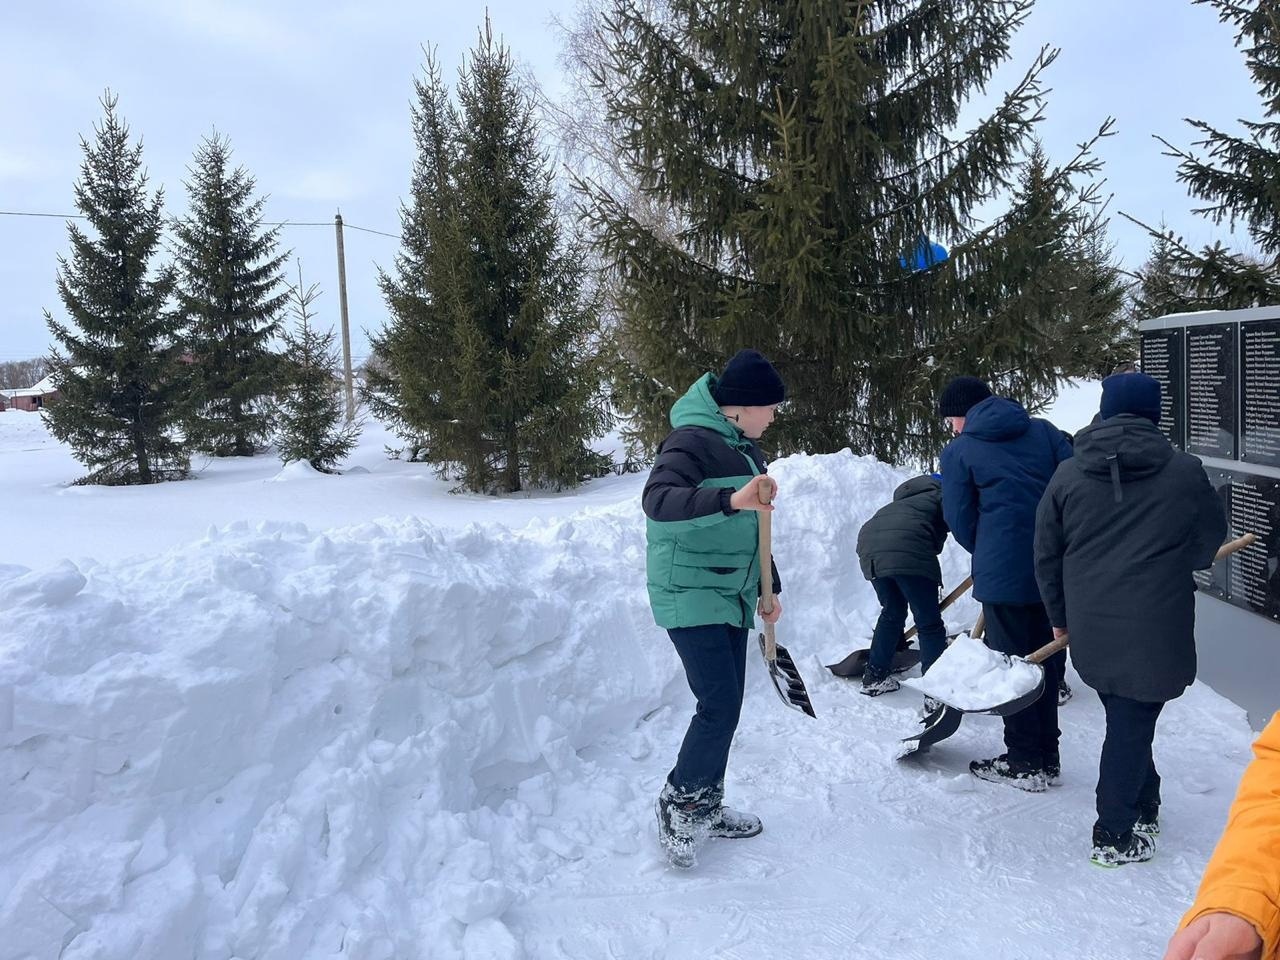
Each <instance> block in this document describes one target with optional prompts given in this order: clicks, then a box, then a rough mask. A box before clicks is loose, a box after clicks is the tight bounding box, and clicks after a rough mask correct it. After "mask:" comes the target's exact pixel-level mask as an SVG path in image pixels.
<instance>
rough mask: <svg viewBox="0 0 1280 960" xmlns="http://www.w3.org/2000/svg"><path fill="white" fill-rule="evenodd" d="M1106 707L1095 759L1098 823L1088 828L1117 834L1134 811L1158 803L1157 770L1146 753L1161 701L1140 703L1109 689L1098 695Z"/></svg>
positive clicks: (1148, 811)
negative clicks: (1102, 735) (1099, 752)
mask: <svg viewBox="0 0 1280 960" xmlns="http://www.w3.org/2000/svg"><path fill="white" fill-rule="evenodd" d="M1098 696H1099V697H1100V698H1101V700H1102V706H1103V708H1104V709H1105V710H1106V712H1107V736H1106V739H1105V740H1103V742H1102V761H1101V763H1099V764H1098V822H1097V823H1096V824H1095V825H1094V829H1100V830H1104V831H1106V832H1107V833H1108V834H1110V835H1111V836H1112V837H1115V838H1119V837H1122V836H1124V835H1125V834H1126V833H1128V832H1129V831H1130V830H1132V829H1133V825H1134V823H1136V822H1137V821H1138V819H1139V816H1140V815H1146V816H1151V815H1152V814H1154V813H1155V811H1156V810H1158V809H1159V807H1160V774H1158V773H1156V765H1155V761H1154V760H1152V757H1151V741H1152V740H1154V739H1155V735H1156V720H1157V719H1159V717H1160V711H1161V710H1162V709H1164V704H1163V703H1144V702H1143V701H1141V700H1130V699H1129V698H1128V697H1120V696H1116V695H1115V694H1113V693H1102V694H1099V695H1098Z"/></svg>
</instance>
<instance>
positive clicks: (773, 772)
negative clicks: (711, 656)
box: [0, 412, 1251, 960]
mask: <svg viewBox="0 0 1280 960" xmlns="http://www.w3.org/2000/svg"><path fill="white" fill-rule="evenodd" d="M1090 415H1091V412H1090ZM1051 416H1053V417H1054V419H1055V421H1056V422H1058V423H1059V424H1060V425H1061V426H1063V427H1064V428H1066V429H1072V427H1073V426H1074V427H1077V428H1078V426H1081V425H1083V423H1080V424H1072V423H1070V422H1067V420H1066V418H1065V417H1059V416H1054V415H1052V414H1051ZM1087 419H1088V418H1087V417H1086V418H1085V421H1084V422H1087ZM355 463H356V464H358V465H361V466H364V467H365V468H366V469H367V470H368V471H369V472H368V473H359V472H358V473H355V474H348V475H346V476H342V477H323V476H307V475H306V474H305V473H300V472H298V471H288V472H286V473H285V475H284V477H283V478H282V479H280V480H279V481H277V482H267V481H268V480H270V479H271V478H272V477H275V476H276V475H277V474H279V473H280V470H279V466H278V464H276V463H275V462H273V461H270V460H269V459H267V458H259V459H255V460H252V461H248V462H244V463H241V464H239V465H237V464H226V463H217V464H213V465H210V466H208V467H207V468H206V469H205V471H204V473H203V474H202V477H201V479H200V480H197V481H193V482H191V483H182V484H166V485H160V486H156V487H150V488H142V489H132V490H92V489H81V488H67V487H64V486H61V484H64V483H65V482H66V481H67V480H70V479H72V478H73V477H74V476H76V475H77V474H76V465H75V464H74V462H72V461H70V460H69V458H68V457H67V456H66V455H65V453H63V452H62V451H61V450H59V449H58V448H57V446H56V444H53V443H52V441H50V440H49V439H48V438H47V436H46V435H45V434H44V432H43V428H42V427H41V426H40V424H39V421H38V419H36V418H34V417H31V416H29V415H24V414H13V413H6V414H0V485H2V488H3V489H4V491H5V501H4V505H3V507H0V511H2V512H0V543H3V544H4V554H3V556H2V557H0V611H3V613H4V616H3V618H0V784H2V785H3V789H0V931H3V936H0V960H27V958H33V960H46V958H50V960H51V958H66V960H86V958H96V960H125V958H128V960H135V958H136V960H174V958H187V957H195V958H200V960H205V958H210V960H212V958H218V960H231V958H237V960H249V958H264V960H265V958H272V960H275V958H299V960H301V958H307V960H311V958H316V960H336V958H343V960H416V958H431V960H435V958H444V960H447V958H466V960H481V958H483V960H489V958H494V960H502V958H512V957H527V958H544V957H546V958H552V957H568V958H584V960H585V958H590V960H596V958H617V960H632V958H639V960H650V958H664V957H665V958H774V957H784V956H785V957H793V956H794V957H807V958H814V960H822V958H851V957H852V958H860V957H866V958H878V957H900V958H917V957H918V958H928V960H939V958H948V960H951V958H955V960H960V958H989V957H999V958H1002V960H1003V958H1021V957H1025V958H1058V957H1061V958H1073V960H1077V958H1098V960H1102V958H1108V960H1110V958H1122V957H1149V956H1156V957H1158V956H1159V955H1160V950H1161V949H1162V946H1163V943H1164V942H1165V940H1166V939H1167V937H1168V936H1169V934H1170V932H1171V931H1172V928H1173V926H1174V924H1175V922H1176V919H1177V917H1178V916H1179V914H1180V913H1181V911H1182V910H1183V909H1184V907H1185V905H1186V904H1187V902H1188V900H1189V898H1190V896H1191V894H1192V892H1193V891H1194V888H1195V885H1196V883H1197V880H1198V875H1199V871H1200V869H1201V868H1202V866H1203V864H1204V862H1205V860H1206V859H1207V857H1208V854H1209V852H1210V851H1211V849H1212V846H1213V843H1214V841H1215V839H1216V837H1217V834H1218V832H1219V830H1220V829H1221V825H1222V822H1223V819H1224V817H1225V812H1226V809H1227V806H1228V805H1229V803H1230V800H1231V797H1232V794H1233V793H1234V789H1235V784H1236V782H1237V780H1238V777H1239V774H1240V771H1241V769H1242V768H1243V765H1244V763H1245V761H1246V759H1247V756H1248V745H1249V742H1250V740H1251V734H1250V731H1249V729H1248V726H1247V724H1246V722H1245V717H1244V713H1243V711H1241V710H1240V709H1238V708H1236V707H1235V706H1234V705H1232V704H1230V703H1229V702H1227V701H1226V700H1224V699H1222V698H1221V697H1219V696H1217V695H1216V694H1214V693H1213V692H1212V691H1211V690H1209V689H1208V688H1206V687H1204V686H1202V685H1197V686H1196V687H1194V688H1193V689H1192V690H1191V691H1190V692H1189V693H1188V694H1187V695H1186V696H1184V697H1183V698H1181V699H1180V700H1178V701H1175V702H1174V703H1173V704H1171V705H1170V707H1169V708H1168V709H1167V710H1166V712H1165V714H1164V716H1163V717H1162V721H1161V727H1160V732H1159V735H1158V737H1157V741H1156V753H1157V764H1158V765H1159V767H1160V770H1161V772H1162V774H1163V776H1164V781H1165V788H1164V800H1165V806H1164V809H1163V811H1162V821H1163V827H1164V834H1163V836H1162V837H1161V838H1160V844H1159V848H1158V853H1157V856H1156V859H1155V860H1153V861H1152V862H1151V863H1149V864H1144V865H1136V866H1130V867H1125V868H1122V869H1119V870H1114V871H1104V870H1100V869H1097V868H1095V867H1092V866H1090V864H1089V863H1088V859H1087V858H1088V849H1089V847H1088V840H1089V827H1090V824H1091V823H1092V820H1093V785H1094V776H1095V772H1096V764H1097V756H1098V750H1099V746H1100V743H1101V736H1102V714H1101V707H1100V705H1099V704H1098V702H1097V699H1096V697H1094V696H1093V694H1092V693H1091V692H1090V691H1088V690H1087V689H1086V688H1084V687H1083V686H1081V685H1080V684H1079V682H1078V678H1075V677H1074V676H1073V677H1072V679H1073V681H1075V682H1076V689H1077V694H1076V697H1075V699H1074V700H1072V701H1071V702H1070V703H1069V704H1068V705H1067V706H1066V707H1064V709H1063V711H1062V728H1063V733H1064V740H1063V779H1064V783H1063V785H1062V786H1061V787H1056V788H1053V789H1051V790H1050V791H1049V792H1048V793H1045V794H1039V795H1031V794H1024V793H1021V792H1018V791H1014V790H1010V789H1007V788H1002V787H999V786H994V785H990V784H985V783H980V782H977V781H975V780H973V779H972V778H971V777H970V776H969V775H968V773H967V772H966V770H967V763H968V761H969V760H970V759H973V758H974V757H978V756H989V755H991V754H992V753H994V752H999V750H1000V734H999V731H1000V725H999V721H998V720H996V719H994V718H987V717H970V718H968V719H966V721H965V724H964V726H963V727H962V728H961V730H960V731H959V733H957V734H956V735H955V736H954V737H952V738H951V739H950V740H948V741H946V742H945V743H943V744H940V745H939V746H938V747H935V748H934V750H933V751H932V753H930V754H928V755H926V756H924V757H923V758H922V759H920V760H918V761H914V762H909V763H901V764H900V763H895V762H894V760H893V759H892V758H893V756H894V754H895V752H896V748H897V745H898V738H900V737H902V736H905V735H907V734H909V733H912V732H914V731H915V730H916V729H918V727H917V726H916V724H915V711H916V708H917V707H918V705H919V702H920V701H919V695H918V694H917V693H914V692H911V691H909V690H906V689H904V690H902V691H900V692H898V693H895V694H890V695H887V696H884V697H880V698H877V699H875V700H871V699H869V698H866V697H863V696H861V695H859V694H858V693H857V691H856V687H855V686H853V685H852V684H850V683H849V682H848V681H843V680H839V679H837V678H835V677H833V676H832V675H831V674H830V673H829V672H828V671H826V670H825V669H824V668H823V667H822V664H824V663H830V662H834V661H835V660H837V659H839V658H840V657H843V656H844V655H845V654H846V653H848V652H849V650H850V649H851V648H852V647H855V646H860V645H863V644H864V643H865V639H866V638H867V637H868V636H869V635H870V631H871V625H872V623H873V622H874V617H875V614H876V612H877V606H876V604H875V600H874V595H873V594H872V591H871V589H870V587H869V585H868V584H867V583H866V582H865V581H864V580H863V579H862V577H861V575H860V573H859V572H858V567H857V563H856V560H855V559H854V557H853V555H852V546H853V542H854V538H855V536H856V531H857V529H858V527H859V525H860V524H861V523H862V522H863V521H864V520H865V519H866V518H867V517H868V516H869V515H870V514H871V513H872V512H873V511H874V510H875V509H876V508H877V507H879V506H880V505H881V503H883V502H884V501H885V500H887V499H888V496H889V494H890V492H891V491H892V489H893V487H894V485H895V484H896V483H898V482H899V481H900V480H901V479H903V478H904V477H905V474H904V473H902V472H901V471H897V470H894V469H892V468H890V467H888V466H885V465H883V464H878V463H875V462H873V461H870V460H868V459H864V458H855V457H853V456H851V455H849V454H847V453H845V454H832V455H829V456H816V457H805V456H797V457H791V458H788V459H786V460H784V461H781V462H779V463H777V464H776V466H775V468H774V470H773V472H774V474H775V475H776V476H777V478H778V480H779V484H780V497H779V502H778V510H777V513H776V514H775V541H776V546H775V549H776V553H777V556H778V562H779V567H780V568H781V571H782V575H783V578H784V581H785V584H786V591H785V593H784V595H783V599H784V602H785V606H786V610H785V614H784V617H783V620H782V622H781V623H780V625H779V639H780V641H781V642H783V643H785V644H786V645H787V646H788V647H789V649H790V650H791V652H792V654H793V655H794V656H795V657H796V659H797V661H798V663H799V666H800V669H801V670H802V672H803V673H804V676H805V678H806V680H807V682H808V685H809V689H810V692H811V694H812V697H813V701H814V704H815V706H816V708H817V712H818V718H817V719H816V720H811V719H809V718H807V717H805V716H803V715H801V714H800V713H798V712H796V711H793V710H789V709H787V708H785V707H784V706H783V704H782V703H781V702H780V701H779V700H778V698H777V696H776V694H775V693H774V692H773V690H772V688H771V687H770V686H769V684H768V681H767V678H766V676H765V674H764V671H763V669H761V665H760V663H759V658H758V656H755V655H754V653H753V656H752V657H751V660H750V670H751V676H750V681H749V690H748V694H747V704H746V706H745V708H744V715H743V721H742V726H741V728H740V731H739V734H738V738H737V740H736V742H735V743H736V745H735V752H734V756H733V758H732V760H731V764H730V774H729V784H728V792H729V801H730V802H731V803H733V804H735V805H737V806H739V807H740V808H743V809H750V810H753V811H755V812H757V813H759V814H760V815H761V816H762V818H763V819H764V822H765V832H764V834H762V835H761V836H760V837H758V838H755V839H752V840H744V841H727V840H722V841H713V842H712V843H711V844H710V845H709V846H708V847H707V848H706V849H705V851H704V853H703V856H702V862H701V863H700V865H699V867H698V868H697V869H696V870H695V871H692V872H689V873H679V872H674V871H672V870H671V869H669V868H667V867H666V866H665V863H664V861H663V859H662V857H661V855H660V853H659V850H658V848H657V844H656V842H655V841H654V839H653V809H652V803H653V798H654V797H655V795H656V793H657V791H658V788H659V786H660V784H661V781H662V778H663V776H664V775H665V773H666V771H667V769H668V768H669V766H670V764H671V762H672V760H673V758H674V755H675V752H676V750H677V747H678V744H679V741H680V737H681V735H682V734H683V731H684V726H685V724H686V722H687V719H688V716H689V713H690V711H691V708H692V698H691V696H690V694H689V693H688V690H687V689H686V688H685V686H684V681H683V675H682V673H681V671H680V669H679V664H678V661H677V660H676V657H675V654H674V652H673V650H672V649H671V647H670V644H669V642H668V641H667V639H666V637H665V635H664V634H663V633H662V631H660V630H658V629H657V628H656V627H654V626H653V624H652V621H651V619H650V617H649V613H648V607H647V603H646V600H645V594H644V587H643V572H642V571H643V550H644V526H643V521H642V518H641V516H640V512H639V506H638V502H637V500H638V494H639V489H640V486H641V484H642V482H643V478H638V477H625V478H615V479H609V480H605V481H601V482H598V483H596V484H592V485H590V486H589V487H588V488H587V489H586V490H585V491H581V492H579V493H578V494H575V495H572V496H561V497H539V498H528V499H522V500H500V501H495V500H490V499H485V498H472V497H459V496H451V495H448V494H447V493H446V492H445V490H446V489H447V486H446V485H445V484H443V483H440V482H439V481H435V480H433V479H429V474H428V472H427V471H426V469H425V468H423V467H422V466H421V465H414V464H403V463H396V462H389V461H386V460H384V459H382V458H381V454H380V445H379V444H378V443H376V442H373V441H372V439H371V440H367V441H366V444H365V445H364V446H363V447H362V449H361V452H360V453H359V454H358V455H357V457H356V458H355ZM379 518H381V519H379ZM474 520H480V521H483V522H480V523H472V521H474ZM210 528H213V529H210ZM65 557H70V558H73V559H71V560H66V559H62V558H65ZM943 567H944V574H945V578H946V580H947V584H948V586H950V585H951V584H954V583H956V582H958V581H959V580H960V579H961V578H962V577H963V574H964V572H965V569H966V562H965V557H964V555H963V554H962V552H961V551H959V550H958V548H956V547H954V545H952V546H950V547H949V548H948V551H947V553H946V554H945V555H944V564H943ZM975 613H976V608H975V606H974V604H973V603H972V601H970V600H967V599H966V600H965V601H964V602H962V603H959V604H957V605H956V606H955V607H954V608H953V609H952V611H951V615H950V617H949V620H950V622H951V626H952V627H954V628H959V627H962V626H966V625H968V624H969V623H971V622H972V619H973V616H974V615H975Z"/></svg>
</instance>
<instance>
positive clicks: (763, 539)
mask: <svg viewBox="0 0 1280 960" xmlns="http://www.w3.org/2000/svg"><path fill="white" fill-rule="evenodd" d="M765 486H766V485H764V484H761V489H762V490H763V489H764V488H765ZM770 494H772V488H771V487H770ZM761 499H762V500H763V501H764V502H765V503H768V502H769V498H768V497H766V496H762V497H761ZM759 520H760V607H761V609H762V610H763V611H764V612H765V613H772V612H773V564H772V563H771V558H772V557H773V525H772V515H771V514H770V513H769V511H767V510H762V511H760V513H759ZM760 652H761V653H762V654H764V662H765V666H767V667H768V668H769V679H770V680H772V681H773V689H775V690H777V691H778V696H779V697H781V698H782V702H783V703H785V704H786V705H787V706H789V707H794V708H795V709H797V710H799V711H801V712H803V713H807V714H808V715H809V716H811V717H816V716H817V714H815V713H814V712H813V703H812V702H810V700H809V691H808V690H806V689H805V685H804V680H802V679H801V677H800V671H799V670H797V669H796V662H795V661H794V660H792V659H791V654H790V653H788V652H787V648H786V647H784V646H782V645H781V644H780V643H778V640H777V637H776V636H775V634H774V628H773V624H772V623H766V624H765V625H764V633H762V634H760Z"/></svg>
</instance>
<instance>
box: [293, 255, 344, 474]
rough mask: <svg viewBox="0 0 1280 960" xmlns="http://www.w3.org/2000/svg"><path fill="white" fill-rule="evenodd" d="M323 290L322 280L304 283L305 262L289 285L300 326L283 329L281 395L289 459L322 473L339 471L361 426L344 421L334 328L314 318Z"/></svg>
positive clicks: (295, 315)
mask: <svg viewBox="0 0 1280 960" xmlns="http://www.w3.org/2000/svg"><path fill="white" fill-rule="evenodd" d="M318 296H319V291H318V289H317V286H316V284H312V285H311V286H309V287H305V286H303V283H302V265H301V264H299V265H298V285H297V286H296V287H293V288H291V289H290V291H289V299H290V303H289V313H290V314H291V315H292V317H293V320H294V329H293V330H285V331H284V333H283V336H284V342H285V354H284V364H283V369H284V371H285V372H286V385H285V387H284V389H283V390H282V391H281V393H280V396H279V416H278V424H277V429H278V433H277V436H276V446H277V447H278V449H279V451H280V459H281V460H282V461H284V462H285V463H291V462H293V461H295V460H306V461H307V462H308V463H310V464H311V466H313V467H314V468H315V469H317V470H319V471H321V472H322V473H337V472H338V471H337V469H336V468H337V465H338V464H339V463H341V462H342V461H343V460H344V459H346V457H347V455H348V454H350V452H351V450H352V448H354V447H355V445H356V441H357V440H358V439H359V437H360V428H359V426H358V425H357V424H355V423H346V422H345V421H344V417H345V412H344V404H343V401H342V397H341V390H340V388H339V384H338V379H337V377H336V375H335V371H336V370H337V369H338V348H337V344H336V341H335V338H334V334H333V331H332V330H329V331H320V330H317V329H316V328H315V327H314V326H312V324H311V319H312V314H311V305H312V304H313V303H314V302H315V301H316V298H317V297H318Z"/></svg>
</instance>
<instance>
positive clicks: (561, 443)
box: [371, 21, 608, 492]
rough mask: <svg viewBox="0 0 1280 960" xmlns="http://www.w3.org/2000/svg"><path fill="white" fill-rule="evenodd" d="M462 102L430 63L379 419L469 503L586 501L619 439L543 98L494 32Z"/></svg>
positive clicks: (385, 349)
mask: <svg viewBox="0 0 1280 960" xmlns="http://www.w3.org/2000/svg"><path fill="white" fill-rule="evenodd" d="M457 99H458V105H457V107H456V108H455V107H454V106H453V105H452V104H451V103H450V100H449V95H448V91H447V90H446V89H445V87H444V85H443V83H442V82H441V80H440V74H439V69H438V66H437V65H436V64H435V62H434V60H429V61H428V64H427V70H426V74H425V77H424V79H423V80H422V81H421V82H419V84H418V90H417V99H416V103H415V108H414V129H415V134H416V136H417V140H418V148H419V156H418V159H417V163H416V164H415V168H414V177H413V184H412V193H411V199H410V202H409V203H408V204H407V205H406V206H405V208H404V209H403V211H402V222H403V237H404V242H403V247H402V250H401V254H400V257H399V258H398V259H397V263H396V267H397V270H396V274H395V276H390V275H386V276H384V277H383V278H382V286H383V290H384V293H385V295H386V297H387V303H388V306H389V307H390V310H391V313H392V320H391V322H390V324H389V325H388V327H387V328H386V329H385V330H384V331H383V332H382V333H381V334H380V335H379V336H378V337H376V338H375V339H374V348H375V350H376V351H377V353H378V355H379V360H380V361H383V362H382V363H381V364H380V365H382V366H384V367H385V369H386V371H387V373H386V374H385V375H384V376H381V377H377V378H376V379H375V381H374V382H372V383H371V392H372V393H374V394H376V395H377V399H376V400H375V402H374V404H373V405H374V408H375V411H379V410H380V411H383V412H384V413H387V414H389V417H390V419H391V422H393V423H394V424H396V425H397V428H398V429H399V430H400V431H401V433H402V434H403V435H404V436H405V437H406V439H408V440H409V441H410V442H411V443H414V444H415V445H417V446H418V447H419V450H420V455H421V456H422V457H423V458H424V459H427V460H430V461H432V462H433V463H435V464H437V466H438V468H439V469H440V471H441V473H442V475H451V476H455V477H456V478H457V479H458V480H460V482H461V485H462V486H463V487H465V488H466V489H469V490H474V491H484V492H510V491H516V490H520V489H522V487H523V486H524V485H525V484H528V483H532V484H535V485H539V486H557V487H560V486H567V485H573V484H576V483H578V482H580V481H581V480H582V479H584V478H585V477H587V476H590V475H593V474H597V473H599V472H600V471H601V470H602V469H603V467H604V466H605V464H604V462H603V459H602V458H601V457H600V456H599V455H598V454H595V453H593V452H592V451H591V449H590V447H589V446H588V444H589V442H590V440H591V439H592V438H593V437H594V436H597V435H599V434H600V433H602V432H603V431H604V430H605V429H607V426H608V414H607V412H606V410H605V408H604V404H603V397H602V395H601V394H602V391H601V363H600V359H599V350H598V346H597V344H596V343H595V337H594V334H595V332H596V329H597V322H598V321H597V306H596V304H595V302H594V301H593V299H592V298H591V297H590V296H588V295H587V294H586V293H585V292H584V276H585V267H584V264H583V253H582V246H581V243H580V242H579V241H578V239H577V238H576V237H569V238H567V239H566V238H564V237H563V236H562V228H561V225H560V222H559V221H558V219H557V217H556V214H555V193H554V190H553V183H552V174H551V169H550V164H549V162H548V161H547V158H546V157H545V156H544V154H543V153H542V151H541V150H540V148H539V133H538V126H537V121H536V114H535V107H534V98H533V96H532V94H531V92H530V91H529V90H528V89H527V88H526V87H525V86H524V85H523V84H522V82H521V81H520V79H519V78H518V75H517V72H516V69H515V64H514V61H513V59H512V56H511V53H510V51H509V50H508V49H507V48H505V47H504V46H502V45H501V44H500V43H499V42H497V41H495V40H494V37H493V33H492V29H491V27H490V25H489V24H488V22H487V21H486V24H485V28H484V31H483V32H482V34H481V37H480V41H479V43H478V45H477V46H476V48H475V49H474V50H473V51H472V53H471V55H470V58H469V59H468V61H467V63H466V64H465V65H464V67H463V68H462V70H461V72H460V75H459V81H458V87H457Z"/></svg>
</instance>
